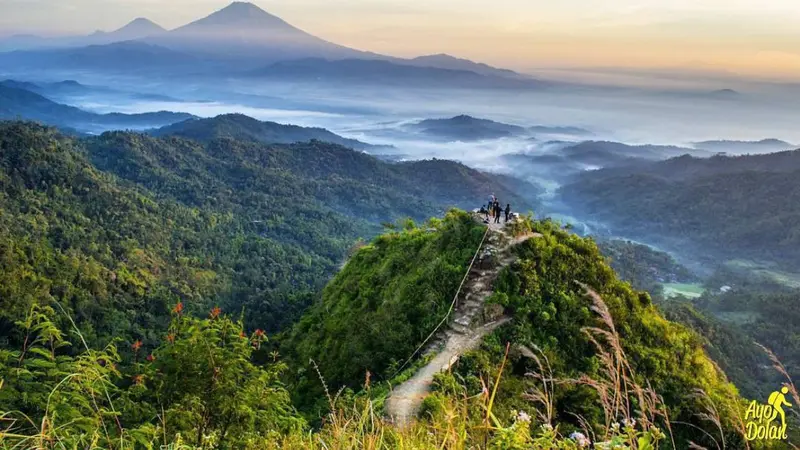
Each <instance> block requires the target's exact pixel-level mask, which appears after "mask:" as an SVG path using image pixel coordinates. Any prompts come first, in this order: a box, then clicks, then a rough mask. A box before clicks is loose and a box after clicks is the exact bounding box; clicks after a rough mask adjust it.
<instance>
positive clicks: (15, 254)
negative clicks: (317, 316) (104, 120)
mask: <svg viewBox="0 0 800 450" xmlns="http://www.w3.org/2000/svg"><path fill="white" fill-rule="evenodd" d="M0 139H2V146H3V147H2V148H3V152H2V154H0V168H2V171H0V186H2V191H0V195H2V197H0V199H2V203H0V224H2V228H0V233H2V239H0V246H2V247H3V249H4V251H3V252H2V253H1V254H2V257H1V258H2V261H3V266H2V267H3V270H2V271H0V278H2V279H3V280H4V282H3V283H2V287H0V290H2V292H3V295H2V296H0V299H2V301H3V311H2V313H0V315H2V316H3V317H6V318H7V320H9V321H13V320H17V319H19V318H20V317H21V314H23V313H24V312H25V311H26V310H27V307H28V306H29V305H30V304H31V303H36V302H44V303H46V302H47V301H48V299H49V298H54V299H56V300H58V301H59V302H60V303H61V304H62V305H64V306H65V307H66V308H67V310H68V311H69V312H70V313H71V314H73V315H74V317H76V318H77V320H78V323H79V325H80V326H81V327H82V329H84V331H85V332H86V333H87V334H89V335H90V336H96V337H97V338H98V339H100V338H102V337H111V336H125V337H128V336H130V337H137V338H142V339H145V340H153V339H155V338H154V337H153V336H152V334H151V333H154V332H155V331H153V330H148V328H150V325H153V324H160V325H159V327H163V326H164V321H165V318H164V313H165V312H167V311H168V309H169V308H168V305H170V304H174V303H176V302H177V301H184V302H185V303H186V306H187V309H190V310H193V311H206V310H207V309H208V308H210V307H211V306H214V305H219V306H222V307H224V308H226V309H227V310H237V311H241V310H244V311H246V320H247V323H248V326H251V327H253V328H256V327H258V328H262V329H266V330H270V331H275V330H278V329H281V328H283V327H285V326H286V325H288V324H290V323H292V322H293V321H295V320H296V319H297V318H298V317H299V314H300V313H301V312H302V311H303V310H304V309H305V307H306V306H308V305H309V304H310V302H311V300H312V298H313V296H314V293H315V292H317V291H318V289H319V288H321V286H322V285H323V284H324V283H325V281H326V280H327V278H328V277H329V276H330V275H331V274H332V273H333V271H334V270H335V269H336V267H337V266H338V265H339V263H340V262H341V260H342V258H343V257H344V255H345V253H346V251H347V249H348V248H349V247H350V246H351V245H352V244H353V243H354V242H355V241H356V239H357V238H359V237H367V238H368V237H370V236H373V235H375V234H377V233H378V232H379V231H380V225H379V224H380V223H382V222H392V221H395V220H398V219H401V218H404V217H409V216H410V217H414V218H420V217H427V216H430V215H436V214H440V212H443V211H445V210H446V208H448V207H449V206H451V205H452V204H453V203H451V200H453V198H454V197H455V198H460V199H462V200H466V199H467V198H468V197H469V196H470V189H473V190H474V191H473V197H474V198H475V199H481V200H482V198H483V192H485V191H489V190H492V189H494V190H496V191H502V190H503V188H502V187H500V186H499V185H497V184H494V183H493V182H492V180H491V179H490V178H489V177H487V176H485V175H483V174H481V173H479V172H476V171H472V170H466V169H464V168H463V166H460V165H458V164H455V163H445V162H442V163H441V164H440V165H439V168H440V170H450V169H451V168H456V171H457V173H458V174H459V176H458V177H456V179H455V180H453V181H454V182H455V181H457V180H458V179H460V180H461V181H463V183H462V185H463V186H466V188H465V193H463V194H459V195H457V194H455V193H454V192H455V191H457V190H458V189H460V187H459V185H458V184H455V185H453V186H450V187H449V188H448V189H449V190H443V191H438V190H437V189H434V188H432V187H433V186H439V185H436V184H434V183H438V182H439V179H440V178H441V177H437V176H436V172H435V171H427V172H415V173H414V176H413V177H412V178H410V179H406V178H404V174H405V173H406V170H407V166H404V167H400V166H394V165H390V164H387V163H382V162H380V161H378V160H377V159H375V158H372V157H370V156H367V155H363V154H361V153H358V152H355V151H352V150H349V149H346V148H344V147H338V146H334V145H330V144H323V143H320V142H317V143H309V144H298V145H294V146H274V147H267V146H264V145H263V144H257V143H249V142H239V141H233V140H219V141H213V142H211V143H209V144H201V143H198V142H195V141H189V140H184V139H178V138H168V139H158V138H154V137H151V136H147V135H143V134H136V133H125V132H114V133H106V134H103V135H101V136H99V137H94V138H88V139H83V140H76V139H72V138H68V137H63V136H61V135H59V134H58V133H57V132H56V131H54V130H52V129H49V128H45V127H40V126H36V125H32V124H25V123H3V124H2V125H0ZM448 164H450V165H451V166H450V167H448ZM429 177H430V178H429ZM478 190H479V191H480V192H477V191H478ZM511 195H512V194H508V196H509V197H510V196H511ZM477 201H480V200H476V202H477ZM159 327H156V328H159Z"/></svg>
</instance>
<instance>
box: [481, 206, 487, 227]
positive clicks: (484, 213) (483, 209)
mask: <svg viewBox="0 0 800 450" xmlns="http://www.w3.org/2000/svg"><path fill="white" fill-rule="evenodd" d="M479 212H480V213H481V214H483V215H484V216H486V217H485V218H484V219H483V222H484V223H489V210H488V209H486V207H485V206H481V210H480V211H479Z"/></svg>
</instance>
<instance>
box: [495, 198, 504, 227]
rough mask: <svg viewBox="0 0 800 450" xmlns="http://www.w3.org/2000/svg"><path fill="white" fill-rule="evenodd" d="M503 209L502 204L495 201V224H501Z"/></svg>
mask: <svg viewBox="0 0 800 450" xmlns="http://www.w3.org/2000/svg"><path fill="white" fill-rule="evenodd" d="M502 211H503V209H502V208H501V207H500V202H499V201H497V200H495V201H494V223H500V213H501V212H502Z"/></svg>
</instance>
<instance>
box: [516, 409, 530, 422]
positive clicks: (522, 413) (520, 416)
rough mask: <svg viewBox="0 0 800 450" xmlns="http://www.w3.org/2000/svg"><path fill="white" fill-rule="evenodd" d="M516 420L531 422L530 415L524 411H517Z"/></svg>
mask: <svg viewBox="0 0 800 450" xmlns="http://www.w3.org/2000/svg"><path fill="white" fill-rule="evenodd" d="M517 422H524V423H531V416H529V415H528V413H526V412H525V411H520V412H519V413H517Z"/></svg>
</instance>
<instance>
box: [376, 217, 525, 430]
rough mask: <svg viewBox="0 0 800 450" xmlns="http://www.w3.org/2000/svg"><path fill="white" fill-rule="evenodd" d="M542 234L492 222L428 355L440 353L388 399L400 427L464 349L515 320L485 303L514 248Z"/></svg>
mask: <svg viewBox="0 0 800 450" xmlns="http://www.w3.org/2000/svg"><path fill="white" fill-rule="evenodd" d="M535 237H541V235H540V234H538V233H531V234H528V235H524V236H519V237H515V238H511V237H509V236H507V235H506V233H505V232H504V226H503V224H490V225H489V235H488V236H487V240H486V242H485V243H484V245H483V247H482V248H481V249H480V250H479V252H478V254H479V255H480V258H479V261H478V263H477V264H476V265H475V266H473V268H472V270H471V271H470V273H469V276H468V278H467V281H466V282H465V283H464V286H463V287H462V289H461V292H460V294H459V297H458V302H457V307H456V309H455V310H454V311H453V313H452V316H451V320H450V322H449V323H448V325H447V326H446V327H444V328H443V329H442V330H441V331H440V332H439V333H438V334H437V335H436V338H435V339H434V341H433V342H432V343H431V344H430V345H429V347H428V349H427V352H426V353H427V354H430V353H436V356H434V358H433V359H432V360H431V361H430V362H429V363H428V364H427V365H425V366H424V367H422V368H421V369H420V370H419V371H418V372H417V373H416V374H414V376H413V377H411V378H410V379H408V380H407V381H406V382H404V383H402V384H400V385H399V386H397V387H395V389H394V390H393V391H392V394H391V396H390V397H389V398H388V399H387V400H386V413H387V415H388V417H389V419H390V420H392V421H393V422H394V423H395V425H396V426H398V427H405V426H407V425H408V424H410V423H411V422H413V421H414V419H415V418H416V416H417V414H418V413H419V410H420V407H421V406H422V401H423V400H424V399H425V397H426V396H427V395H428V393H430V390H431V384H432V383H433V378H434V376H435V375H436V374H437V373H439V372H441V371H445V370H449V369H450V367H452V365H453V364H454V363H455V362H456V361H457V360H458V357H459V356H460V355H462V354H463V353H464V352H467V351H469V350H472V349H474V348H477V347H478V346H479V345H480V343H481V342H482V341H483V338H484V337H485V336H486V335H487V334H489V333H491V332H492V331H494V330H495V329H496V328H497V327H499V326H501V325H503V324H505V323H507V322H509V321H510V320H511V319H510V318H508V317H504V316H503V315H502V310H501V309H500V308H497V307H494V308H492V307H489V306H487V305H485V302H486V299H487V298H488V297H489V296H490V295H491V294H492V292H493V290H492V286H493V284H494V280H495V278H496V277H497V275H498V274H499V273H500V270H501V269H502V268H503V267H505V266H507V265H509V264H511V263H513V262H514V260H515V257H514V256H513V255H512V253H511V252H510V251H509V250H510V249H511V247H513V246H515V245H517V244H520V243H522V242H524V241H526V240H528V239H531V238H535Z"/></svg>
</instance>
